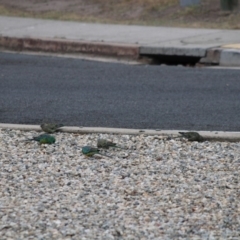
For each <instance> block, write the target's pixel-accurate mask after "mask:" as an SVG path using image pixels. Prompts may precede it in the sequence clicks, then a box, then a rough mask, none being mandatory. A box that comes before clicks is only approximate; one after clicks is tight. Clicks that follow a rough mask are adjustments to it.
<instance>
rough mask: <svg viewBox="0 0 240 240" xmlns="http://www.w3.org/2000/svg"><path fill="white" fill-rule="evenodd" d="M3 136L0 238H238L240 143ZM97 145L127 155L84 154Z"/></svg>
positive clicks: (93, 136) (6, 133) (111, 136)
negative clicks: (46, 141)
mask: <svg viewBox="0 0 240 240" xmlns="http://www.w3.org/2000/svg"><path fill="white" fill-rule="evenodd" d="M38 134H39V132H34V131H28V132H24V131H18V130H8V129H0V167H1V168H0V169H1V171H0V179H1V181H0V188H1V191H0V236H1V239H2V240H4V239H8V240H10V239H44V240H45V239H240V203H239V199H240V192H239V172H240V143H239V142H235V143H228V142H207V141H206V142H203V143H198V142H188V141H186V140H184V139H180V138H179V139H172V140H168V139H166V138H165V137H162V136H147V135H134V136H130V135H114V134H82V135H81V134H70V133H56V134H55V136H56V139H57V141H56V143H55V144H53V145H41V146H40V145H39V144H38V143H37V142H33V141H31V142H27V141H24V140H25V139H27V138H30V137H32V136H36V135H38ZM99 137H103V138H107V139H111V140H113V141H115V142H116V143H118V145H119V146H121V147H123V148H124V149H109V150H107V152H106V151H105V152H104V153H106V154H108V155H109V156H111V158H109V157H103V156H101V155H98V156H97V155H95V157H92V158H88V157H85V156H83V155H82V153H81V146H83V145H88V144H90V145H96V140H97V138H99Z"/></svg>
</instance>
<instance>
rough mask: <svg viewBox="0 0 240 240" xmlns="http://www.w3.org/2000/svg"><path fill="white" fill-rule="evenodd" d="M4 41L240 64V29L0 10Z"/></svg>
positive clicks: (22, 47) (38, 47)
mask: <svg viewBox="0 0 240 240" xmlns="http://www.w3.org/2000/svg"><path fill="white" fill-rule="evenodd" d="M40 40H41V41H40ZM88 44H90V45H88ZM0 47H3V48H8V49H11V48H13V49H18V50H32V51H34V50H35V51H54V52H56V51H58V52H61V51H72V52H75V53H77V52H84V53H103V54H105V55H107V54H115V55H116V56H117V57H119V56H121V55H124V54H127V55H128V56H129V55H131V54H132V55H134V57H136V56H139V55H140V56H141V55H152V56H153V55H163V56H191V57H199V58H201V62H205V63H210V64H211V63H214V64H219V65H230V66H233V65H236V66H240V30H220V29H189V28H167V27H150V26H126V25H110V24H93V23H80V22H70V21H53V20H41V19H31V18H16V17H5V16H0ZM119 47H120V49H119ZM124 47H130V48H132V51H130V52H129V51H127V53H126V52H124ZM128 50H129V49H128Z"/></svg>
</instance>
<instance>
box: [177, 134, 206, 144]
mask: <svg viewBox="0 0 240 240" xmlns="http://www.w3.org/2000/svg"><path fill="white" fill-rule="evenodd" d="M179 133H180V134H181V135H182V136H183V137H185V138H187V139H188V141H191V142H193V141H197V142H203V141H204V138H203V137H202V136H201V135H200V134H199V133H197V132H179Z"/></svg>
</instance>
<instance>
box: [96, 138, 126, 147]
mask: <svg viewBox="0 0 240 240" xmlns="http://www.w3.org/2000/svg"><path fill="white" fill-rule="evenodd" d="M116 145H117V144H116V143H114V142H111V141H108V140H106V139H102V138H99V139H98V141H97V147H98V148H105V149H108V148H110V147H115V148H121V147H118V146H116Z"/></svg>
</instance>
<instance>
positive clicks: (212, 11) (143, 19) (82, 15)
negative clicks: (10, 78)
mask: <svg viewBox="0 0 240 240" xmlns="http://www.w3.org/2000/svg"><path fill="white" fill-rule="evenodd" d="M201 2H202V3H201V5H200V6H197V7H188V8H182V7H180V6H179V0H68V1H65V0H21V1H19V0H0V14H1V15H8V16H21V17H36V18H47V19H60V20H74V21H85V22H100V23H117V24H138V25H157V26H177V27H200V28H231V29H240V10H236V11H234V12H223V11H221V9H220V0H202V1H201Z"/></svg>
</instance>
